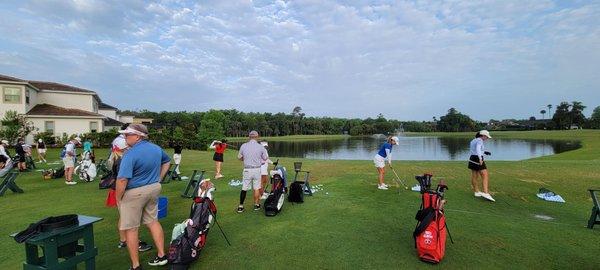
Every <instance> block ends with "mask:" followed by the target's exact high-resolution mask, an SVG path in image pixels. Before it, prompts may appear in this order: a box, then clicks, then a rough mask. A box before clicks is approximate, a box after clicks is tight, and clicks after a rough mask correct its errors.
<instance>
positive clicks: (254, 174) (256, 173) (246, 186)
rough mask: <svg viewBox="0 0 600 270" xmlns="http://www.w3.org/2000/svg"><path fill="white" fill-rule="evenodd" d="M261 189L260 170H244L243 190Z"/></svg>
mask: <svg viewBox="0 0 600 270" xmlns="http://www.w3.org/2000/svg"><path fill="white" fill-rule="evenodd" d="M250 188H252V189H254V190H259V189H260V168H255V169H244V172H242V190H245V191H247V190H250Z"/></svg>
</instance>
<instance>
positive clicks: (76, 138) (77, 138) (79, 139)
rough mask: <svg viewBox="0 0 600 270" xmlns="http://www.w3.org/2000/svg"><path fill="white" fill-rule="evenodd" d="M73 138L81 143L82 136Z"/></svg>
mask: <svg viewBox="0 0 600 270" xmlns="http://www.w3.org/2000/svg"><path fill="white" fill-rule="evenodd" d="M73 140H76V141H77V142H78V143H81V138H79V137H75V139H73Z"/></svg>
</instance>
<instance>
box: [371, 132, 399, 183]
mask: <svg viewBox="0 0 600 270" xmlns="http://www.w3.org/2000/svg"><path fill="white" fill-rule="evenodd" d="M398 143H399V141H398V137H396V136H394V137H389V138H388V139H387V141H386V142H385V143H384V144H382V145H381V147H380V148H379V151H378V152H377V154H376V155H375V157H374V158H373V162H374V163H375V167H376V168H377V173H378V174H379V184H378V185H377V188H378V189H381V190H386V189H388V185H387V184H385V182H384V181H383V178H384V176H385V160H386V159H387V161H388V164H389V166H390V168H392V146H393V145H398Z"/></svg>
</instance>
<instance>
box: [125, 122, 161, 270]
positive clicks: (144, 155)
mask: <svg viewBox="0 0 600 270" xmlns="http://www.w3.org/2000/svg"><path fill="white" fill-rule="evenodd" d="M119 133H122V134H124V135H125V140H126V141H127V145H129V147H130V148H129V150H127V152H125V154H124V155H123V158H122V159H121V167H120V168H119V173H118V176H117V183H116V189H115V193H116V194H115V196H116V199H117V207H118V208H119V230H124V231H125V235H126V240H127V250H128V251H129V258H130V259H131V264H132V265H131V269H141V266H140V259H139V250H138V248H139V246H138V245H139V227H140V224H141V223H144V224H145V225H146V226H147V227H148V229H149V230H150V234H151V235H152V239H153V240H154V245H155V246H156V249H157V256H156V257H155V258H154V259H153V260H152V261H150V262H148V264H149V265H152V266H158V265H166V264H167V262H168V258H167V255H166V253H165V247H164V231H163V228H162V226H161V224H160V222H159V221H158V205H157V204H158V196H159V195H160V191H161V185H160V179H162V177H164V176H165V174H166V173H167V171H168V170H169V166H170V162H171V159H170V158H169V156H168V155H167V154H166V153H165V151H164V150H163V149H162V148H160V147H159V146H158V145H156V144H153V143H151V142H149V141H148V129H147V128H146V126H144V125H142V124H130V125H129V126H128V127H127V128H126V129H125V130H121V131H119Z"/></svg>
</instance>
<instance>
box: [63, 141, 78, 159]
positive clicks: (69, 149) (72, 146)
mask: <svg viewBox="0 0 600 270" xmlns="http://www.w3.org/2000/svg"><path fill="white" fill-rule="evenodd" d="M65 150H66V151H67V156H72V157H74V156H75V155H76V154H75V144H74V143H72V142H69V143H67V146H65Z"/></svg>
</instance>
